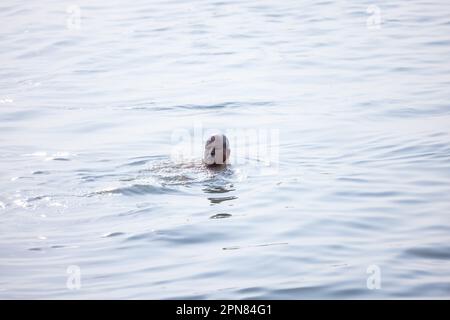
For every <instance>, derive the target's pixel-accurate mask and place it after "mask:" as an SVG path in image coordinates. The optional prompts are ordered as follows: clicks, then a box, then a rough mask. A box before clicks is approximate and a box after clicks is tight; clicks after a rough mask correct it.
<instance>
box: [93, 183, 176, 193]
mask: <svg viewBox="0 0 450 320" xmlns="http://www.w3.org/2000/svg"><path fill="white" fill-rule="evenodd" d="M168 193H179V191H178V190H175V189H171V188H167V187H163V186H154V185H146V184H133V185H130V186H126V187H119V188H112V189H105V190H100V191H97V192H94V194H91V195H105V194H106V195H108V194H121V195H125V196H133V195H146V194H168Z"/></svg>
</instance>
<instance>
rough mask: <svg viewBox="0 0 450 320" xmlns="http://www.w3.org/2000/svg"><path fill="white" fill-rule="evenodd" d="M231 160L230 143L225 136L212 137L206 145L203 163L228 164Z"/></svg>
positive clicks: (216, 135)
mask: <svg viewBox="0 0 450 320" xmlns="http://www.w3.org/2000/svg"><path fill="white" fill-rule="evenodd" d="M229 158H230V143H229V142H228V139H227V137H226V136H225V135H224V134H215V135H213V136H211V137H210V138H209V139H208V140H207V141H206V144H205V154H204V156H203V162H204V163H205V164H207V165H214V164H219V165H220V164H226V163H228V161H229Z"/></svg>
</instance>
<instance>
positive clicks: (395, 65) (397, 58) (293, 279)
mask: <svg viewBox="0 0 450 320" xmlns="http://www.w3.org/2000/svg"><path fill="white" fill-rule="evenodd" d="M72 5H76V6H78V7H76V8H79V9H80V11H79V13H80V15H79V16H77V15H75V18H74V10H73V8H72V9H71V7H70V6H72ZM369 5H377V6H378V9H379V14H380V15H379V17H380V20H379V21H380V23H381V24H377V20H376V19H375V18H376V17H375V16H374V13H373V12H374V11H370V12H369V13H368V12H367V11H366V10H367V9H368V7H369ZM68 8H69V10H67V9H68ZM76 8H75V9H76ZM68 11H69V12H68ZM375 13H376V12H375ZM75 14H77V11H76V10H75ZM77 17H80V19H77ZM377 17H378V16H377ZM368 19H369V20H368ZM374 19H375V20H374ZM0 21H1V28H0V65H1V67H0V146H1V152H0V298H3V299H5V298H33V299H35V298H51V299H60V298H65V299H70V298H76V299H78V298H152V299H168V298H206V299H213V298H226V299H229V298H233V299H246V298H273V299H284V298H285V299H303V298H329V299H339V298H342V299H348V298H422V297H423V298H430V297H432V298H446V299H448V298H450V197H449V194H450V63H449V58H450V2H448V1H394V2H391V1H389V2H388V1H376V2H375V1H373V2H372V1H335V2H334V1H333V2H332V1H321V2H318V1H311V0H307V1H293V0H292V1H256V0H250V1H240V2H225V1H224V2H219V1H216V2H213V1H190V2H185V1H144V0H142V1H132V2H130V1H102V0H101V1H96V2H95V4H94V3H93V2H92V1H76V3H75V2H72V1H70V2H69V1H56V0H55V1H50V0H44V1H39V2H36V3H33V2H29V1H4V2H2V4H1V5H0ZM373 21H375V25H374V24H373V23H372V22H373ZM374 26H375V27H376V26H379V27H380V28H374ZM198 124H201V125H202V126H203V128H204V129H208V128H218V129H221V130H223V131H227V130H239V129H258V130H261V131H264V130H266V131H268V130H275V132H278V133H279V140H278V142H279V148H278V149H275V150H277V154H278V155H279V157H278V159H277V160H276V161H275V163H274V164H275V168H274V170H272V171H270V170H266V169H267V168H265V167H262V166H261V162H262V161H263V160H264V159H261V158H258V157H256V158H255V157H244V158H245V159H247V160H246V161H245V162H243V163H238V164H234V165H232V166H230V167H229V168H228V170H227V171H224V172H215V171H209V170H206V169H205V168H204V167H202V165H201V164H199V163H198V160H199V159H201V139H200V141H197V140H195V142H194V144H195V146H200V152H199V153H196V154H195V155H196V156H197V159H196V161H197V162H196V164H194V165H190V164H176V163H174V162H173V160H172V159H171V152H172V151H173V145H172V136H173V134H174V132H176V131H177V130H179V129H186V130H189V132H193V130H194V129H193V128H194V127H195V126H196V125H198ZM249 145H250V147H251V143H250V142H248V143H245V142H244V143H242V144H232V154H238V153H239V152H238V149H239V148H241V149H242V148H243V149H245V148H246V147H249ZM73 265H74V266H77V267H78V268H79V270H80V275H81V278H80V279H81V286H80V287H79V289H76V288H75V289H74V288H73V287H70V285H69V287H67V280H68V276H69V275H68V274H67V272H66V271H67V268H68V267H69V266H73ZM374 267H375V268H379V270H380V271H381V275H380V277H379V278H377V279H379V280H380V284H381V287H380V288H379V289H373V290H370V289H369V288H368V286H367V279H368V277H370V276H371V275H370V274H368V273H367V272H366V271H367V269H368V268H369V270H372V269H373V268H374ZM369 287H370V285H369Z"/></svg>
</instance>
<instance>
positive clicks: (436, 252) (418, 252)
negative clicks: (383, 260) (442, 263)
mask: <svg viewBox="0 0 450 320" xmlns="http://www.w3.org/2000/svg"><path fill="white" fill-rule="evenodd" d="M403 255H406V256H413V257H416V258H423V259H439V260H450V247H438V246H436V247H422V248H410V249H407V250H405V251H404V252H403Z"/></svg>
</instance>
